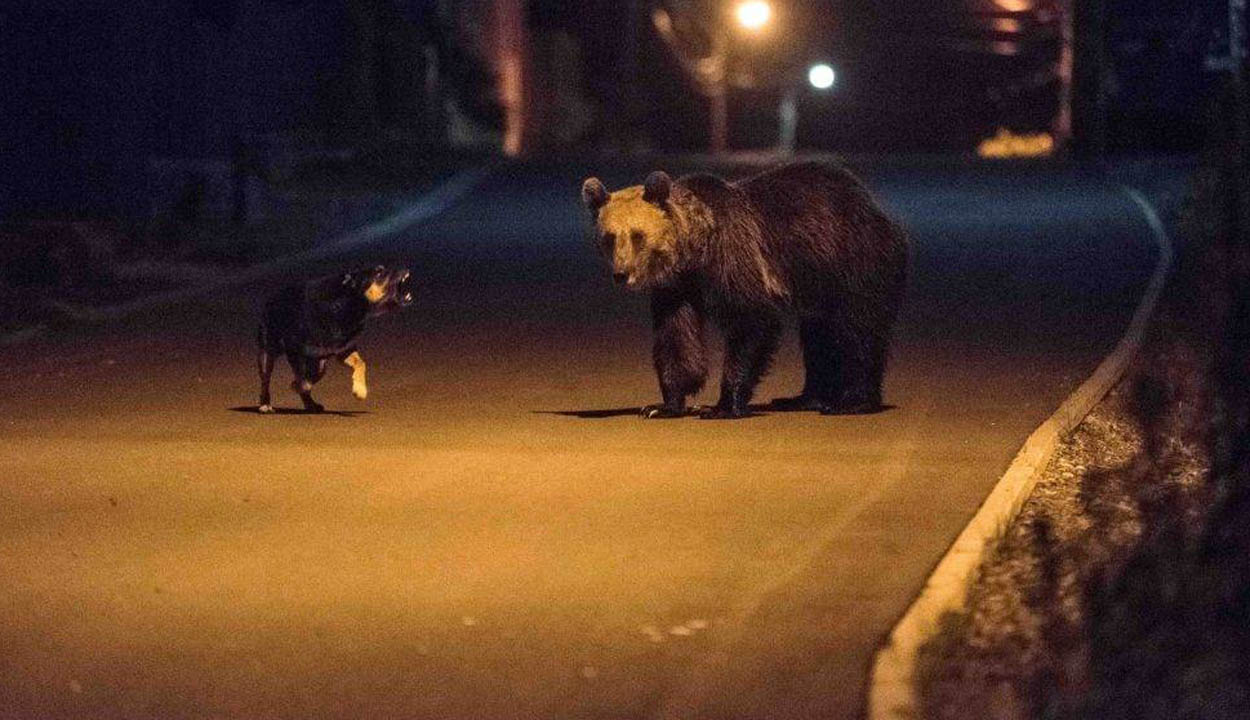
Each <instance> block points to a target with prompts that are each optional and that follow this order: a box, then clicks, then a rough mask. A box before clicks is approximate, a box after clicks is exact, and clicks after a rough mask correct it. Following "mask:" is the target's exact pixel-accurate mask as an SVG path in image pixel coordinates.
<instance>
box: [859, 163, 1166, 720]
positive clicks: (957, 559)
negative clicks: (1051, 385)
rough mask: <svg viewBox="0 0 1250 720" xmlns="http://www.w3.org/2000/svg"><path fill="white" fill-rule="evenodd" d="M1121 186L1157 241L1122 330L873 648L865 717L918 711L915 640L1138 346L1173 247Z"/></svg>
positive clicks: (950, 600)
mask: <svg viewBox="0 0 1250 720" xmlns="http://www.w3.org/2000/svg"><path fill="white" fill-rule="evenodd" d="M1120 189H1121V190H1122V191H1123V192H1124V194H1125V195H1127V196H1128V198H1129V199H1130V200H1132V201H1133V203H1134V204H1136V205H1137V206H1138V208H1139V209H1140V210H1141V212H1142V214H1143V215H1144V216H1145V220H1146V223H1147V225H1149V226H1150V229H1151V231H1152V233H1153V235H1154V239H1155V242H1156V243H1157V244H1158V246H1159V261H1158V263H1157V265H1156V266H1155V269H1154V274H1153V275H1152V276H1151V278H1150V283H1149V285H1147V286H1146V291H1145V293H1144V294H1143V296H1142V299H1141V302H1140V303H1139V304H1138V306H1137V310H1136V312H1134V313H1133V319H1132V320H1131V321H1130V323H1129V326H1128V330H1127V331H1126V332H1125V334H1124V337H1122V338H1121V339H1120V342H1119V344H1117V345H1116V347H1115V349H1114V350H1112V351H1111V354H1110V355H1108V356H1107V357H1106V358H1105V359H1104V360H1103V361H1102V363H1101V364H1099V366H1098V368H1097V369H1096V370H1094V373H1093V374H1092V375H1091V376H1090V377H1089V379H1087V380H1086V381H1085V382H1084V383H1082V384H1081V386H1080V387H1079V388H1077V389H1076V391H1075V392H1073V393H1072V394H1071V395H1070V396H1068V398H1067V399H1066V400H1064V402H1063V404H1062V405H1060V406H1059V409H1058V410H1056V411H1055V413H1054V414H1053V415H1051V416H1050V417H1049V418H1047V420H1046V421H1045V422H1044V423H1042V425H1041V426H1040V427H1039V428H1037V429H1036V430H1034V431H1033V434H1032V435H1030V436H1029V438H1028V440H1026V441H1025V443H1024V446H1023V447H1022V448H1021V449H1020V452H1019V453H1018V454H1017V455H1016V457H1015V459H1014V460H1013V461H1012V463H1011V465H1010V466H1009V467H1008V468H1007V472H1006V473H1004V474H1003V476H1002V478H1000V479H999V481H998V483H997V484H996V485H995V486H994V489H993V490H992V491H991V492H990V494H989V496H988V497H987V498H986V499H985V502H984V503H982V505H981V507H980V509H979V510H977V513H976V515H975V516H973V518H972V521H971V522H969V523H968V525H967V527H965V528H964V529H963V531H962V532H961V533H960V534H959V537H958V538H956V539H955V543H954V544H953V545H952V546H951V548H950V549H949V550H947V552H946V555H945V556H943V557H942V560H941V561H940V562H939V563H938V565H937V568H936V569H935V570H934V571H933V574H932V575H930V576H929V579H928V580H927V581H926V582H925V586H924V588H923V589H922V590H921V592H920V595H919V597H917V598H916V600H915V601H914V602H913V603H912V604H911V606H910V607H909V608H908V609H907V612H906V613H904V615H903V617H902V619H901V620H899V622H898V624H896V625H895V626H894V629H893V630H892V631H891V632H890V635H889V638H888V639H887V640H886V643H885V645H884V646H883V647H882V648H881V649H880V650H878V651H877V654H876V657H875V658H874V661H873V667H872V676H871V678H870V679H869V686H868V717H869V718H870V719H871V720H900V719H902V718H918V717H921V715H920V702H919V697H918V688H917V687H916V679H917V678H916V660H917V656H918V653H919V650H920V648H921V646H923V645H924V643H925V642H926V641H928V640H929V639H930V638H932V637H933V636H934V635H935V634H936V633H937V631H938V627H939V623H940V621H941V618H942V616H943V615H945V614H946V613H948V612H952V611H957V610H960V609H962V608H963V607H964V603H965V602H966V600H967V596H968V591H969V590H970V589H971V587H972V584H973V583H974V582H975V581H976V579H977V575H978V571H979V570H980V567H981V564H982V562H983V561H984V560H985V559H986V558H987V557H988V555H989V551H991V550H992V549H993V547H994V544H995V543H996V542H997V541H998V539H999V538H1000V537H1002V535H1003V533H1004V532H1005V531H1006V529H1007V527H1008V526H1009V525H1010V524H1011V521H1012V520H1014V519H1015V517H1016V515H1017V514H1019V512H1020V508H1021V507H1022V506H1023V505H1024V501H1025V500H1026V499H1027V498H1028V497H1029V494H1030V493H1031V492H1032V490H1033V486H1034V485H1035V484H1036V483H1037V480H1038V478H1039V477H1040V476H1041V473H1042V471H1043V470H1045V468H1046V465H1047V464H1048V463H1049V462H1050V459H1051V456H1052V455H1053V454H1054V452H1055V449H1056V448H1057V447H1058V446H1059V443H1060V441H1061V440H1062V439H1063V438H1064V437H1065V436H1066V435H1067V434H1068V433H1069V432H1071V431H1072V430H1073V429H1074V428H1075V427H1076V426H1077V425H1078V424H1080V422H1081V421H1082V420H1083V419H1084V418H1085V416H1086V415H1087V414H1089V412H1090V410H1092V409H1093V408H1094V406H1095V405H1097V404H1098V402H1099V401H1100V400H1102V398H1103V397H1104V396H1105V395H1106V394H1107V392H1108V391H1110V390H1111V388H1112V387H1113V386H1114V385H1115V384H1116V382H1118V381H1119V379H1120V377H1121V376H1122V375H1123V374H1124V371H1125V369H1126V368H1127V367H1128V364H1129V361H1130V360H1131V359H1132V358H1133V356H1134V355H1135V354H1136V353H1137V350H1138V348H1139V347H1140V346H1141V341H1142V336H1143V335H1144V334H1145V331H1146V325H1147V323H1148V322H1149V320H1150V317H1151V315H1152V313H1153V312H1154V308H1155V305H1156V304H1157V303H1158V300H1159V295H1160V293H1162V291H1163V285H1164V283H1165V282H1166V280H1167V277H1168V274H1169V273H1170V272H1171V269H1172V256H1173V250H1172V243H1171V241H1170V240H1169V239H1168V234H1167V231H1166V230H1165V229H1164V227H1163V223H1162V221H1161V220H1160V219H1159V215H1158V213H1157V212H1155V209H1154V208H1153V207H1152V206H1151V205H1150V202H1149V201H1148V200H1146V198H1145V197H1144V196H1143V195H1142V194H1141V193H1140V192H1138V191H1137V190H1134V189H1133V188H1130V187H1127V186H1121V188H1120Z"/></svg>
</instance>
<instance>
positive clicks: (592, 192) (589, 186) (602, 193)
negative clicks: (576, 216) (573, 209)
mask: <svg viewBox="0 0 1250 720" xmlns="http://www.w3.org/2000/svg"><path fill="white" fill-rule="evenodd" d="M582 202H583V203H585V205H586V208H587V209H588V210H590V211H591V212H598V210H599V208H601V207H603V206H604V205H606V204H607V202H608V189H607V188H605V187H604V186H603V183H602V182H601V181H600V180H599V178H596V177H592V178H586V182H584V183H582Z"/></svg>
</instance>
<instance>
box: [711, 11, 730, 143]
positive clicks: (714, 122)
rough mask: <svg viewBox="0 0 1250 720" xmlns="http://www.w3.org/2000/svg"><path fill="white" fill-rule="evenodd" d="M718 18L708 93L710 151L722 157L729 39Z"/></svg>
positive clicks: (725, 139) (726, 135)
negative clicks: (713, 65)
mask: <svg viewBox="0 0 1250 720" xmlns="http://www.w3.org/2000/svg"><path fill="white" fill-rule="evenodd" d="M720 22H721V21H720V18H717V19H716V23H717V25H716V26H715V27H714V28H713V30H712V57H711V60H712V62H713V63H714V64H715V67H714V68H713V72H712V82H711V88H710V93H709V98H708V99H709V101H710V105H711V107H710V108H709V114H710V118H709V121H710V123H711V128H710V131H711V138H710V143H711V151H712V154H713V155H724V154H725V150H726V149H727V148H728V146H729V108H728V105H727V103H728V95H729V37H728V36H727V35H726V32H725V29H724V28H723V27H720V25H719V23H720Z"/></svg>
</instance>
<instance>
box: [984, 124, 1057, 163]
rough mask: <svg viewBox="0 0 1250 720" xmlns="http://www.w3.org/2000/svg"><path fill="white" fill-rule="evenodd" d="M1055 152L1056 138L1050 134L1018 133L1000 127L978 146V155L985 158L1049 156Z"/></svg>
mask: <svg viewBox="0 0 1250 720" xmlns="http://www.w3.org/2000/svg"><path fill="white" fill-rule="evenodd" d="M1054 152H1055V138H1054V137H1052V136H1051V135H1050V134H1048V133H1036V134H1033V135H1029V134H1024V135H1016V134H1015V133H1013V132H1012V131H1010V130H1008V129H1007V128H999V129H998V133H997V134H996V135H995V136H994V137H992V138H986V139H985V140H982V141H981V144H980V145H978V146H977V155H979V156H981V157H983V158H1013V157H1047V156H1049V155H1053V154H1054Z"/></svg>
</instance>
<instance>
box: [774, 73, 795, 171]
mask: <svg viewBox="0 0 1250 720" xmlns="http://www.w3.org/2000/svg"><path fill="white" fill-rule="evenodd" d="M798 95H799V91H798V88H797V87H795V86H794V85H793V84H788V85H786V89H785V90H784V91H782V94H781V104H780V106H779V107H778V108H777V124H778V130H777V152H778V153H779V154H780V155H782V156H783V157H789V156H790V155H793V154H794V145H795V137H796V136H797V135H798V126H799V102H798Z"/></svg>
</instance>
